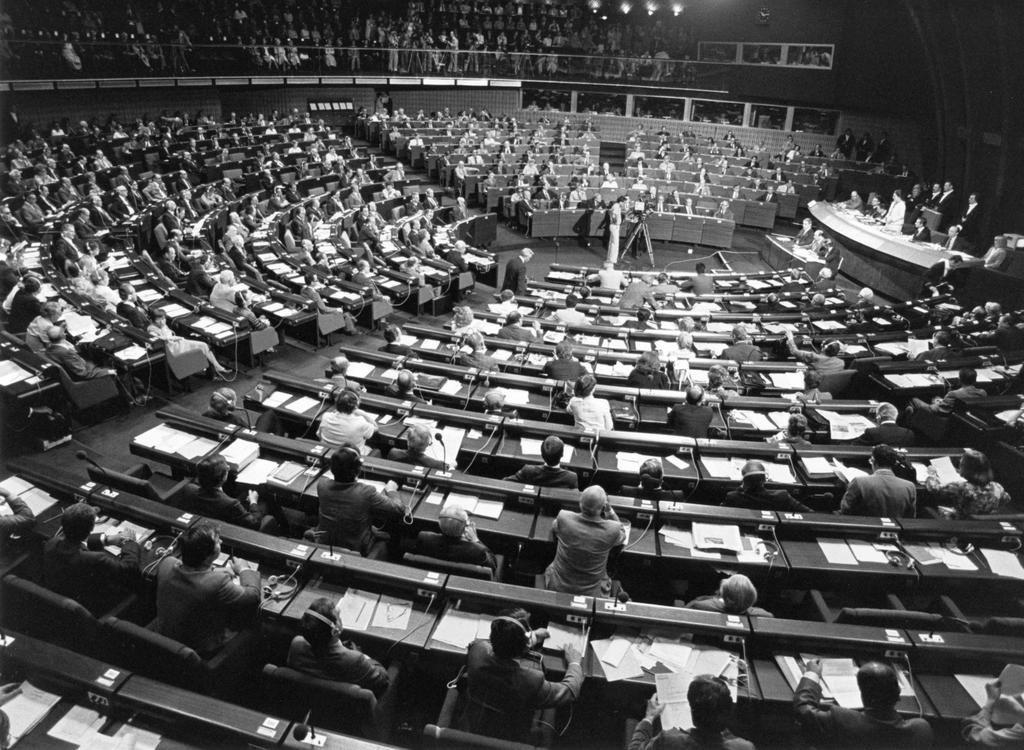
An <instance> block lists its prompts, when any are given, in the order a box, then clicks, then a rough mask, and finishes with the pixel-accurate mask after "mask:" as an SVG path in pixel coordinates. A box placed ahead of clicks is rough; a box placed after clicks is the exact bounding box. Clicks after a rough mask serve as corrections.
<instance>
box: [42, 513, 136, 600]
mask: <svg viewBox="0 0 1024 750" xmlns="http://www.w3.org/2000/svg"><path fill="white" fill-rule="evenodd" d="M95 525H96V509H95V508H93V507H92V506H91V505H87V504H86V503H75V504H74V505H72V506H70V507H68V508H66V509H65V510H64V513H63V514H62V515H61V519H60V527H61V531H62V533H61V534H58V535H56V536H54V537H53V538H51V539H50V540H49V541H47V542H46V546H45V547H44V548H43V585H44V586H46V588H48V589H50V590H51V591H54V592H56V593H58V594H60V595H61V596H66V597H68V598H70V599H74V600H75V601H76V602H78V603H79V604H81V605H82V606H83V607H85V608H86V609H88V610H89V611H90V612H92V613H93V614H94V615H96V616H100V615H102V614H104V613H105V612H107V611H109V610H110V608H111V607H112V606H114V605H115V604H117V603H118V602H119V601H121V600H122V599H123V598H124V597H125V596H126V595H127V594H129V593H131V591H132V590H133V589H136V588H137V587H138V586H139V584H141V582H142V576H141V574H140V572H139V545H138V543H137V542H136V541H135V534H134V532H132V531H119V532H117V533H115V534H93V533H92V530H93V527H94V526H95ZM104 547H119V548H120V549H121V554H120V556H115V555H112V554H110V553H109V552H107V551H106V550H105V549H104Z"/></svg>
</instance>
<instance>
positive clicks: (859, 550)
mask: <svg viewBox="0 0 1024 750" xmlns="http://www.w3.org/2000/svg"><path fill="white" fill-rule="evenodd" d="M846 543H847V545H849V547H850V551H851V552H853V556H854V557H855V558H857V562H862V563H880V564H882V565H884V564H885V563H886V562H888V560H887V559H886V557H885V553H884V552H882V551H881V550H878V549H875V548H874V546H872V545H871V544H868V543H867V542H865V541H864V540H863V539H847V540H846Z"/></svg>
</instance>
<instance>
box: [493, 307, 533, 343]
mask: <svg viewBox="0 0 1024 750" xmlns="http://www.w3.org/2000/svg"><path fill="white" fill-rule="evenodd" d="M539 331H540V323H537V322H535V323H534V327H533V329H530V328H523V316H522V315H521V314H520V313H519V312H518V311H515V310H513V311H512V312H510V313H509V314H508V315H507V316H506V317H505V325H503V326H502V327H501V328H500V329H498V334H497V336H498V338H499V339H508V340H510V341H536V340H537V334H538V332H539Z"/></svg>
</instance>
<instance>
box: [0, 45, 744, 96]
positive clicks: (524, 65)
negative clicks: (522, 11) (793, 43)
mask: <svg viewBox="0 0 1024 750" xmlns="http://www.w3.org/2000/svg"><path fill="white" fill-rule="evenodd" d="M730 67H731V66H728V65H722V64H719V63H702V62H696V61H693V60H685V59H684V60H671V59H660V58H651V57H624V56H614V55H590V54H584V53H581V52H580V51H578V50H568V49H565V50H557V51H555V50H552V51H547V52H516V51H503V50H450V49H430V48H416V49H411V48H381V47H334V46H308V45H302V46H295V45H264V44H241V43H240V44H192V45H189V46H184V45H181V44H177V43H175V42H158V41H137V42H123V41H82V42H78V41H76V42H74V43H73V44H68V43H65V42H62V41H57V40H27V41H26V40H10V41H7V42H5V43H3V44H2V46H0V80H5V81H11V80H23V79H55V78H59V79H62V78H140V77H171V76H231V75H246V76H258V75H295V76H302V75H308V76H332V75H339V76H349V75H374V76H389V77H390V76H395V77H400V76H406V75H407V76H421V77H422V76H441V77H447V76H460V77H468V78H475V77H480V78H515V79H521V80H537V81H551V82H567V81H586V82H608V83H620V84H621V83H629V84H648V85H650V84H655V85H657V86H659V87H660V86H670V87H673V88H690V89H698V90H702V89H703V90H712V91H726V90H728V88H729V85H728V84H729V77H730V75H731V72H730Z"/></svg>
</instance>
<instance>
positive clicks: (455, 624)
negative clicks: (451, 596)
mask: <svg viewBox="0 0 1024 750" xmlns="http://www.w3.org/2000/svg"><path fill="white" fill-rule="evenodd" d="M490 634H491V622H490V620H489V619H486V618H484V617H482V616H481V615H477V614H473V613H471V612H460V611H459V610H457V609H450V610H448V611H447V612H445V614H444V616H443V617H442V618H441V620H440V621H439V622H438V623H437V627H436V628H434V634H433V640H435V641H441V642H442V643H447V644H448V645H449V646H456V647H458V648H466V647H467V646H468V645H469V644H470V643H472V642H473V641H475V640H476V639H478V638H487V637H488V636H490Z"/></svg>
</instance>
